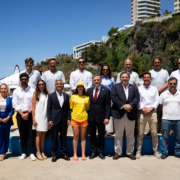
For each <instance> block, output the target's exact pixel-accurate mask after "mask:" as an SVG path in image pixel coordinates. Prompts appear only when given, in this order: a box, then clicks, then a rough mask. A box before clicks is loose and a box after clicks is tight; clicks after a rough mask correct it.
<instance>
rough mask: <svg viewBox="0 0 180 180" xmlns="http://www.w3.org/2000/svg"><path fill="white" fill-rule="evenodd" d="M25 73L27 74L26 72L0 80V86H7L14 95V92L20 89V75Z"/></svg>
mask: <svg viewBox="0 0 180 180" xmlns="http://www.w3.org/2000/svg"><path fill="white" fill-rule="evenodd" d="M23 72H25V70H24V71H21V72H20V73H16V74H13V75H11V76H8V77H6V78H4V79H2V80H0V85H1V84H3V83H5V84H7V85H8V86H9V89H10V92H11V94H12V92H13V91H14V90H15V89H16V88H17V87H19V75H20V74H21V73H23Z"/></svg>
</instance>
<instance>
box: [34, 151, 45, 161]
mask: <svg viewBox="0 0 180 180" xmlns="http://www.w3.org/2000/svg"><path fill="white" fill-rule="evenodd" d="M36 156H37V159H39V160H40V161H43V160H44V158H43V157H42V156H41V153H39V154H37V153H36Z"/></svg>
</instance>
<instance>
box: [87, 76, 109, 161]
mask: <svg viewBox="0 0 180 180" xmlns="http://www.w3.org/2000/svg"><path fill="white" fill-rule="evenodd" d="M93 83H94V87H92V88H89V89H88V91H87V95H88V96H89V98H90V107H89V116H88V121H89V131H90V143H91V151H92V154H91V156H90V157H89V159H93V158H94V157H95V156H96V149H97V138H96V127H98V151H99V157H100V158H101V159H105V156H104V134H105V125H107V124H108V123H109V118H110V111H111V105H110V90H109V89H108V88H105V87H103V86H101V76H100V75H96V76H94V77H93Z"/></svg>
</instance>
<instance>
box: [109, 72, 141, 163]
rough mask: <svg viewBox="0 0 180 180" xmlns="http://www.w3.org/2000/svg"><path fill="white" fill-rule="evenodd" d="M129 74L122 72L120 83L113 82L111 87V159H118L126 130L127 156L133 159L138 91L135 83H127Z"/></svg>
mask: <svg viewBox="0 0 180 180" xmlns="http://www.w3.org/2000/svg"><path fill="white" fill-rule="evenodd" d="M129 79H130V74H129V73H128V72H122V73H121V75H120V80H121V83H117V84H115V85H114V86H113V87H112V89H111V100H112V101H113V106H112V116H113V118H114V127H115V155H114V156H113V159H114V160H116V159H119V158H120V157H121V155H122V146H123V142H122V141H123V135H124V130H125V131H126V140H127V141H126V142H127V149H126V154H127V156H128V157H129V158H130V159H132V160H135V159H136V157H135V156H134V154H133V151H134V143H135V140H134V128H135V119H136V116H137V114H136V113H137V104H138V103H139V100H140V97H139V91H138V88H137V87H136V86H135V85H132V84H129Z"/></svg>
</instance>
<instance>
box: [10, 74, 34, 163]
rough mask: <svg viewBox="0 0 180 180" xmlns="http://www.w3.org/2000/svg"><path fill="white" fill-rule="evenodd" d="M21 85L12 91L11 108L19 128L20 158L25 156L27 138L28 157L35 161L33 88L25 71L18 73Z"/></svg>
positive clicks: (22, 158)
mask: <svg viewBox="0 0 180 180" xmlns="http://www.w3.org/2000/svg"><path fill="white" fill-rule="evenodd" d="M20 81H21V86H20V87H18V88H17V89H16V90H15V91H14V93H13V101H12V102H13V108H14V109H15V110H16V112H17V116H16V119H17V124H18V128H19V134H20V140H21V151H22V155H21V156H20V158H19V159H20V160H24V159H25V158H26V148H27V139H28V146H29V153H30V158H31V160H32V161H35V160H36V158H35V156H34V154H33V153H34V137H33V131H32V108H31V106H32V97H33V94H34V91H35V90H34V89H33V88H32V87H30V86H28V82H29V75H28V74H27V73H22V74H20Z"/></svg>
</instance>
